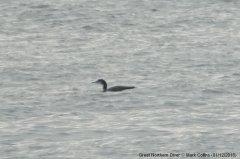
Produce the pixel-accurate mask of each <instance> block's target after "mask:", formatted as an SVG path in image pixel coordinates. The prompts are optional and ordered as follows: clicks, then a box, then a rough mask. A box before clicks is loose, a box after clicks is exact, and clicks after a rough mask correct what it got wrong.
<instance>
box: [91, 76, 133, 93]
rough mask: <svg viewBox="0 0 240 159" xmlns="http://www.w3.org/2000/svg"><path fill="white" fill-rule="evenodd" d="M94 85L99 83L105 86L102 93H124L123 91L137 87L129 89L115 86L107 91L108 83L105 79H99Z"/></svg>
mask: <svg viewBox="0 0 240 159" xmlns="http://www.w3.org/2000/svg"><path fill="white" fill-rule="evenodd" d="M93 83H99V84H101V85H102V86H103V89H102V92H107V91H109V92H118V91H123V90H126V89H134V88H135V87H129V86H114V87H111V88H108V89H107V82H106V81H105V80H103V79H98V80H97V81H96V82H93Z"/></svg>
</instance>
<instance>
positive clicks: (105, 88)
mask: <svg viewBox="0 0 240 159" xmlns="http://www.w3.org/2000/svg"><path fill="white" fill-rule="evenodd" d="M102 91H103V92H107V84H103V90H102Z"/></svg>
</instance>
